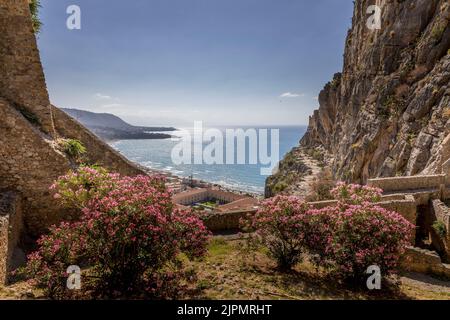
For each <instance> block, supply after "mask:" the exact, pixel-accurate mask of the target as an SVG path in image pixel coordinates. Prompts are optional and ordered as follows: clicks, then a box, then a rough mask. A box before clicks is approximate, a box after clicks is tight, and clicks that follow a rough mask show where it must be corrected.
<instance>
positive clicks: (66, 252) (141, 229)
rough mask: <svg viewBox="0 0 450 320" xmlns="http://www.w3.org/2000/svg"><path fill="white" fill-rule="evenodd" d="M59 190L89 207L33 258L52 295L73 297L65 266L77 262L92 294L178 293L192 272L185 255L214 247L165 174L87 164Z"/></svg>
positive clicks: (55, 231) (34, 272)
mask: <svg viewBox="0 0 450 320" xmlns="http://www.w3.org/2000/svg"><path fill="white" fill-rule="evenodd" d="M103 182H104V184H103ZM77 183H79V184H80V185H79V186H78V185H77ZM53 189H54V190H55V192H57V194H60V195H61V197H57V198H58V199H60V200H61V201H63V202H64V203H66V204H68V203H71V202H72V201H73V202H75V203H76V202H79V206H84V208H83V210H82V213H83V214H82V216H81V219H80V221H79V222H77V223H72V224H68V223H63V224H62V225H61V226H60V227H53V228H51V230H50V233H49V234H48V235H46V236H44V237H42V238H41V239H40V240H39V242H38V245H39V249H38V251H36V252H35V253H33V254H32V255H31V256H30V257H29V263H28V265H27V267H26V273H27V274H28V276H29V277H30V278H33V279H34V280H35V281H36V282H37V284H38V285H39V286H41V287H43V288H45V289H46V290H47V292H48V293H49V295H50V296H51V297H52V298H66V297H70V296H71V292H68V290H66V289H65V284H66V283H65V281H66V279H67V275H66V274H65V271H66V269H67V267H68V266H69V265H74V264H75V265H79V266H80V267H81V266H84V270H86V271H85V273H86V276H85V277H82V281H83V288H82V289H83V292H84V293H85V294H86V295H89V296H90V297H94V298H104V297H117V298H118V297H154V298H173V297H175V296H176V294H177V293H179V290H178V289H179V286H180V283H181V281H182V279H183V276H184V273H183V271H182V263H181V260H180V259H179V257H180V254H182V253H183V254H185V255H187V256H188V257H190V258H198V257H201V256H203V255H204V254H205V252H206V244H207V242H208V237H209V232H208V231H207V230H206V228H205V226H204V225H203V223H202V222H201V220H200V219H199V218H198V217H197V216H195V214H194V213H192V212H191V211H183V210H179V209H177V208H176V207H175V206H174V205H173V203H172V200H171V195H170V193H169V192H168V191H167V189H166V187H165V185H164V180H163V179H162V178H159V177H148V176H137V177H133V178H131V177H119V176H118V175H110V174H107V173H106V172H104V171H103V170H102V171H98V170H96V169H92V168H91V169H89V168H82V169H81V170H80V172H79V173H75V172H72V173H70V174H69V175H68V176H64V177H61V178H60V179H59V180H58V181H57V182H56V185H55V186H54V187H53Z"/></svg>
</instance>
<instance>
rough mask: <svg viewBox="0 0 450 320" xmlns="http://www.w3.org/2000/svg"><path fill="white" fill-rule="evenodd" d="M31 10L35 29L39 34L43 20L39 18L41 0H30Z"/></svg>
mask: <svg viewBox="0 0 450 320" xmlns="http://www.w3.org/2000/svg"><path fill="white" fill-rule="evenodd" d="M29 4H30V11H31V19H32V21H33V29H34V32H35V33H36V34H37V33H39V32H40V31H41V27H42V22H41V20H40V19H39V8H40V7H41V1H40V0H29Z"/></svg>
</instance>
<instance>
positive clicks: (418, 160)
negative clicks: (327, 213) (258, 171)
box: [267, 0, 450, 191]
mask: <svg viewBox="0 0 450 320" xmlns="http://www.w3.org/2000/svg"><path fill="white" fill-rule="evenodd" d="M373 4H377V5H378V6H379V7H380V8H381V10H382V15H381V20H382V21H381V29H379V30H371V29H369V28H368V27H367V20H368V18H369V17H370V15H369V14H367V9H368V7H369V6H370V5H373ZM319 103H320V107H319V109H318V110H317V111H315V112H314V114H313V115H312V116H311V117H310V123H309V128H308V130H307V133H306V134H305V136H304V137H303V139H302V140H301V142H300V146H301V148H303V149H305V150H314V149H318V150H322V149H323V153H324V155H323V156H324V157H325V158H326V159H327V160H328V164H329V166H330V167H331V168H332V170H333V175H334V176H335V178H336V179H341V180H346V181H352V182H358V183H365V182H366V181H367V180H368V179H369V178H373V177H388V176H402V175H418V174H431V173H439V172H441V170H442V165H443V162H444V161H446V160H447V158H448V156H447V155H444V154H445V153H446V152H447V151H444V150H443V148H444V145H445V144H443V141H444V140H445V138H446V137H447V136H448V135H449V134H450V121H449V120H450V3H449V1H448V0H408V1H405V0H377V1H374V0H373V1H370V0H356V1H355V8H354V16H353V20H352V28H351V29H350V30H349V32H348V36H347V40H346V46H345V54H344V67H343V71H342V73H338V74H336V75H335V76H334V79H333V80H332V81H331V82H330V83H328V84H327V85H326V86H325V88H324V89H323V91H322V92H321V93H320V95H319ZM449 141H450V140H449ZM445 157H447V158H445ZM287 170H290V169H287ZM278 175H279V176H286V175H287V174H286V173H281V174H278ZM276 183H279V181H277V179H273V178H272V179H271V180H270V181H269V184H268V186H267V189H268V190H269V191H270V190H271V188H272V186H273V185H274V184H276Z"/></svg>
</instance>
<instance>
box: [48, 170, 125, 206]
mask: <svg viewBox="0 0 450 320" xmlns="http://www.w3.org/2000/svg"><path fill="white" fill-rule="evenodd" d="M119 180H120V176H119V175H118V174H111V173H108V171H107V170H105V169H104V168H101V167H89V166H81V167H79V168H78V170H77V171H72V170H71V171H69V172H68V173H67V174H66V175H64V176H61V177H59V178H58V180H57V181H55V183H54V184H53V185H52V186H51V187H50V190H52V191H53V192H54V195H53V197H54V198H55V199H56V200H58V202H59V203H60V204H62V205H63V206H65V207H69V208H78V209H83V208H84V207H86V205H87V203H88V202H89V201H90V200H92V199H94V198H102V197H104V196H106V195H107V194H108V192H110V191H111V190H113V189H114V188H115V187H116V184H117V182H118V181H119Z"/></svg>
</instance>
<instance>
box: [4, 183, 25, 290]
mask: <svg viewBox="0 0 450 320" xmlns="http://www.w3.org/2000/svg"><path fill="white" fill-rule="evenodd" d="M22 227H23V225H22V208H21V202H20V198H19V197H18V196H17V194H14V193H11V192H4V193H0V285H3V284H6V283H7V282H8V274H9V272H11V271H12V258H13V252H14V249H15V248H16V246H17V245H18V243H19V241H20V236H21V232H22Z"/></svg>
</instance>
